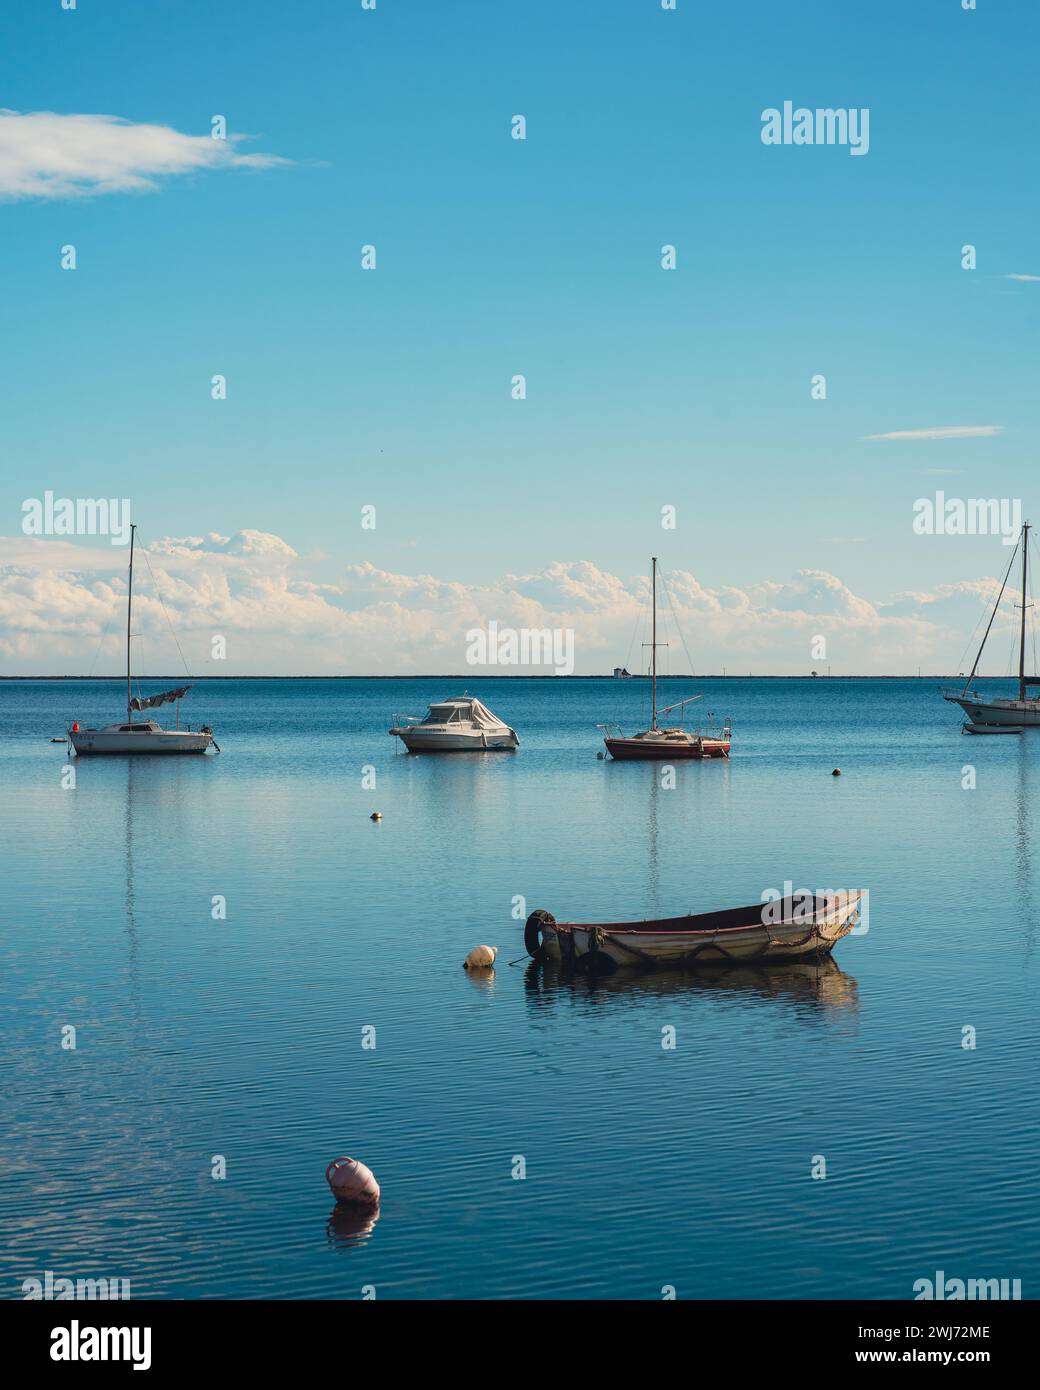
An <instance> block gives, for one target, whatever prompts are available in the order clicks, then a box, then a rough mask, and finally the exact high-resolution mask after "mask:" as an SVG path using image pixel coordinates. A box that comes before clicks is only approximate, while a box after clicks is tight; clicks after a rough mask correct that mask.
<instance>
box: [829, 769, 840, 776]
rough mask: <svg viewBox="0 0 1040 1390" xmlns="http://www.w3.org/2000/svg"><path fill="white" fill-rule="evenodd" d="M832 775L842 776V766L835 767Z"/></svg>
mask: <svg viewBox="0 0 1040 1390" xmlns="http://www.w3.org/2000/svg"><path fill="white" fill-rule="evenodd" d="M831 776H832V777H840V776H841V768H840V767H836V768H835V769H834V771H833V772H832V773H831Z"/></svg>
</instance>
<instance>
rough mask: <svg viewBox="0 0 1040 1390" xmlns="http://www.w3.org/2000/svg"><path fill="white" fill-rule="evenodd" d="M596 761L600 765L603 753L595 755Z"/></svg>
mask: <svg viewBox="0 0 1040 1390" xmlns="http://www.w3.org/2000/svg"><path fill="white" fill-rule="evenodd" d="M596 761H597V762H598V763H601V762H602V761H603V753H602V752H599V753H597V754H596Z"/></svg>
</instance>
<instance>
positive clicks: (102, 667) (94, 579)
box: [0, 531, 1004, 675]
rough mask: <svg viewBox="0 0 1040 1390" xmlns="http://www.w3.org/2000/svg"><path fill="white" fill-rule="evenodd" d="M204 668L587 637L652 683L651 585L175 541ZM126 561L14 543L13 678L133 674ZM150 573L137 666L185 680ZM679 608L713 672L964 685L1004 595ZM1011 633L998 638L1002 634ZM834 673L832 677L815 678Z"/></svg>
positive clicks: (778, 600)
mask: <svg viewBox="0 0 1040 1390" xmlns="http://www.w3.org/2000/svg"><path fill="white" fill-rule="evenodd" d="M143 549H144V550H145V553H147V555H148V559H149V561H150V569H151V570H152V571H154V573H155V576H156V578H157V580H158V583H159V587H160V590H161V593H162V597H163V600H164V602H165V605H166V609H167V611H168V613H169V616H170V619H171V620H172V622H173V625H174V628H175V630H176V631H177V634H178V637H179V639H180V642H181V646H182V647H183V649H184V651H185V653H186V655H187V656H188V660H189V665H190V666H191V667H192V668H193V670H194V671H195V673H196V674H206V675H218V674H228V675H242V674H250V673H254V674H268V673H269V674H285V675H291V674H314V675H320V674H323V673H329V674H346V675H351V674H353V675H363V674H381V673H386V674H407V673H409V672H413V671H414V672H443V673H445V674H449V673H450V674H456V675H457V674H460V673H463V672H465V671H466V670H467V666H466V661H465V651H466V636H465V634H466V632H467V630H468V629H469V628H472V627H477V626H482V625H484V624H486V623H487V622H489V621H490V620H491V619H495V620H497V622H498V623H499V624H500V625H501V626H510V627H532V628H534V627H537V628H543V627H550V628H555V627H562V628H573V630H574V634H575V655H576V670H577V673H578V674H583V673H584V674H593V673H597V672H598V673H602V672H606V671H609V670H610V669H611V668H612V667H613V666H616V665H618V664H620V663H621V662H623V661H626V662H627V664H628V665H629V668H630V669H632V670H635V669H639V667H640V666H641V664H642V660H643V655H644V654H643V652H642V649H641V647H640V646H639V643H640V642H641V641H643V640H644V638H645V633H643V632H642V630H641V621H640V620H641V618H642V617H644V616H645V614H646V612H647V604H648V597H649V596H648V584H649V581H648V580H647V578H646V576H645V575H636V576H632V577H630V578H628V579H624V578H621V577H619V576H617V575H614V574H611V573H609V572H608V571H605V570H601V569H599V568H598V566H596V565H595V564H593V563H592V562H591V561H588V560H573V561H558V562H555V563H553V564H550V565H548V566H546V567H545V568H544V569H543V570H541V571H539V572H537V573H534V574H526V575H513V574H509V575H504V576H502V577H501V578H500V579H498V580H495V581H492V582H489V583H487V584H467V583H463V582H461V581H458V580H453V579H441V578H438V577H437V576H434V575H429V574H425V575H407V574H397V573H394V572H392V571H389V570H382V569H379V568H378V567H377V566H375V565H373V564H371V563H370V562H364V563H360V564H356V565H350V566H348V567H346V568H345V569H344V570H343V572H342V573H341V575H340V576H339V577H338V578H337V579H336V580H335V582H329V583H318V582H317V581H316V580H314V579H313V578H312V577H310V575H309V574H308V573H307V562H306V561H304V560H303V559H301V557H299V556H298V555H297V553H296V551H295V550H293V548H292V547H291V546H290V545H288V544H287V543H286V542H285V541H284V540H283V539H282V538H281V537H279V536H274V535H270V534H269V533H266V532H260V531H240V532H238V533H237V534H235V535H233V536H220V535H216V534H211V535H209V536H205V537H199V536H195V537H167V538H164V539H162V540H159V541H156V542H154V543H153V544H151V545H150V546H148V547H143ZM126 558H127V557H126V552H125V551H122V552H120V553H118V554H117V555H116V556H113V554H112V553H111V549H110V548H101V549H97V548H87V547H79V546H76V545H73V544H72V543H71V542H68V541H63V540H59V539H42V538H26V537H21V536H19V537H14V538H9V539H6V540H4V539H0V660H2V663H3V670H4V673H5V674H84V673H86V672H88V671H90V670H91V669H92V667H93V663H94V660H95V657H96V656H97V653H98V650H99V641H100V639H101V638H102V635H103V634H104V633H105V632H106V630H107V632H108V637H107V640H106V641H105V642H104V643H102V644H101V656H100V658H98V660H97V665H96V668H95V669H96V670H97V671H98V672H100V673H112V672H116V671H118V670H119V668H120V665H121V662H122V654H123V646H122V643H123V640H124V639H123V636H122V621H123V605H124V604H125V600H126V575H125V568H124V567H125V564H126ZM151 578H152V577H151V573H150V572H149V565H147V564H142V565H141V566H140V567H136V566H135V594H136V595H137V601H136V602H135V605H134V631H135V632H136V633H140V634H141V636H140V639H139V641H138V644H137V648H138V649H137V653H136V655H135V665H136V666H137V668H138V669H139V670H141V671H142V672H155V673H157V674H159V673H161V674H172V673H174V672H178V671H180V669H181V667H180V663H179V658H178V656H177V651H176V648H175V647H174V645H173V642H172V639H171V637H170V635H169V630H168V628H167V624H166V616H165V614H164V612H163V609H162V606H161V604H160V603H159V601H158V599H157V597H156V593H155V589H154V588H153V585H152V582H151ZM667 585H668V592H669V594H670V596H671V603H672V604H674V608H675V613H676V615H677V616H678V619H679V624H680V628H681V632H682V636H683V637H684V638H685V640H686V645H687V647H688V648H689V651H690V653H691V656H692V659H693V663H694V666H695V669H696V670H698V671H702V672H709V671H721V669H722V668H723V666H725V667H727V669H728V670H730V671H754V672H756V673H759V674H761V673H766V672H770V673H777V674H783V673H785V672H789V673H801V672H805V671H806V670H807V669H809V667H810V666H811V665H813V664H814V663H813V662H812V661H810V658H809V653H810V650H811V643H812V641H813V639H814V638H815V637H816V636H818V635H821V634H822V635H823V636H825V637H826V638H827V643H828V650H829V657H830V660H831V662H832V663H833V666H834V669H835V670H836V671H842V672H846V673H857V672H861V673H863V674H893V673H898V672H900V671H916V669H917V667H918V665H923V666H924V667H925V668H926V669H929V668H930V669H931V670H933V671H937V672H938V671H942V670H944V669H945V670H953V669H954V667H955V665H956V662H957V661H958V659H959V657H960V655H961V652H962V651H963V648H964V645H965V642H966V640H967V635H968V634H969V633H970V632H971V631H972V629H973V627H974V626H975V624H976V621H977V619H978V618H979V616H980V614H983V613H985V611H986V609H987V607H988V605H989V604H990V603H991V602H992V599H993V596H994V594H995V592H996V589H997V587H998V585H997V581H996V580H995V579H992V578H985V579H978V580H970V581H964V582H962V583H960V584H954V585H946V586H941V587H939V588H938V589H936V591H935V592H928V593H902V594H895V595H891V596H888V597H886V598H874V599H871V598H867V597H864V596H863V595H860V594H857V593H855V592H853V591H852V590H851V589H850V588H849V587H848V586H847V585H846V584H844V583H843V582H842V581H841V580H840V579H839V578H838V577H837V576H836V575H834V574H831V573H829V572H828V571H826V570H800V571H798V572H797V573H795V574H793V575H791V576H790V577H788V578H786V579H778V580H767V581H763V582H762V583H758V584H752V585H748V586H746V587H743V588H738V587H735V586H728V587H727V586H724V587H720V588H717V589H711V588H708V587H707V586H705V585H704V584H702V583H701V581H700V580H698V579H697V578H696V577H695V576H694V575H693V574H691V573H690V572H689V571H686V570H673V571H671V572H670V573H669V574H668V576H667ZM1003 622H1004V619H1003V618H1001V619H1000V620H999V621H998V626H1001V625H1002V624H1003ZM214 633H222V634H224V635H225V636H226V637H227V639H228V660H227V661H226V662H224V663H220V664H219V665H217V664H215V663H212V662H210V660H209V651H210V638H211V637H212V635H213V634H214ZM659 634H660V637H661V640H663V641H668V642H670V643H671V645H670V646H669V647H668V648H667V649H666V652H665V660H666V663H667V665H668V669H671V670H674V671H685V670H686V669H687V662H686V659H685V655H684V653H683V648H682V644H681V642H680V641H679V634H678V633H677V632H676V631H675V627H674V622H673V618H672V608H671V605H670V604H669V603H668V602H667V600H666V599H664V598H663V597H661V606H660V613H659ZM815 664H816V665H819V663H818V662H816V663H815Z"/></svg>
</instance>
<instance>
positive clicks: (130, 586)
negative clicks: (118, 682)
mask: <svg viewBox="0 0 1040 1390" xmlns="http://www.w3.org/2000/svg"><path fill="white" fill-rule="evenodd" d="M136 530H137V527H136V526H134V525H133V524H131V526H130V578H129V579H128V580H127V584H126V722H127V723H128V724H129V723H130V714H131V710H130V612H131V609H132V608H133V603H134V532H135V531H136Z"/></svg>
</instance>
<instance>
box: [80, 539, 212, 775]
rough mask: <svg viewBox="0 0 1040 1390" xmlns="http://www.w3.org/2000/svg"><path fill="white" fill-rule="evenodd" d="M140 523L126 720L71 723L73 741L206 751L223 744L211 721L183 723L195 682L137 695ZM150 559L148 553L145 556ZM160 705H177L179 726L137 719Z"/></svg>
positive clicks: (98, 747)
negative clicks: (134, 662)
mask: <svg viewBox="0 0 1040 1390" xmlns="http://www.w3.org/2000/svg"><path fill="white" fill-rule="evenodd" d="M136 530H137V527H136V526H131V527H130V572H129V579H128V581H127V591H126V720H125V722H122V723H119V724H106V725H104V727H103V728H100V729H84V728H81V727H80V724H79V721H78V720H77V721H75V722H74V723H72V724H71V725H70V726H69V729H68V737H69V742H70V743H71V744H72V746H73V748H74V749H75V750H76V752H77V754H79V755H80V756H83V755H85V754H92V753H124V754H125V753H205V752H206V751H207V750H208V749H209V748H215V749H216V751H217V752H218V753H219V752H220V748H219V747H218V746H217V743H216V741H215V740H214V738H213V730H212V729H211V728H210V727H209V725H208V724H204V725H203V726H202V727H201V728H200V729H195V730H193V729H190V728H189V729H182V728H181V726H180V723H181V721H180V702H181V700H182V699H183V698H184V696H185V695H187V693H188V691H189V690H190V689H191V685H190V684H189V685H182V686H179V687H178V688H177V689H176V690H163V691H160V693H159V694H158V695H144V696H142V695H136V696H135V695H133V693H132V688H131V687H132V675H131V670H130V637H131V632H130V622H131V618H132V615H133V602H134V533H135V532H136ZM145 558H146V559H147V555H146V557H145ZM160 705H176V706H177V720H176V723H177V727H176V728H175V729H164V728H163V727H162V726H161V725H160V724H157V723H156V721H155V720H154V719H139V720H135V719H134V712H135V711H137V710H146V709H155V708H158V706H160Z"/></svg>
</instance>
